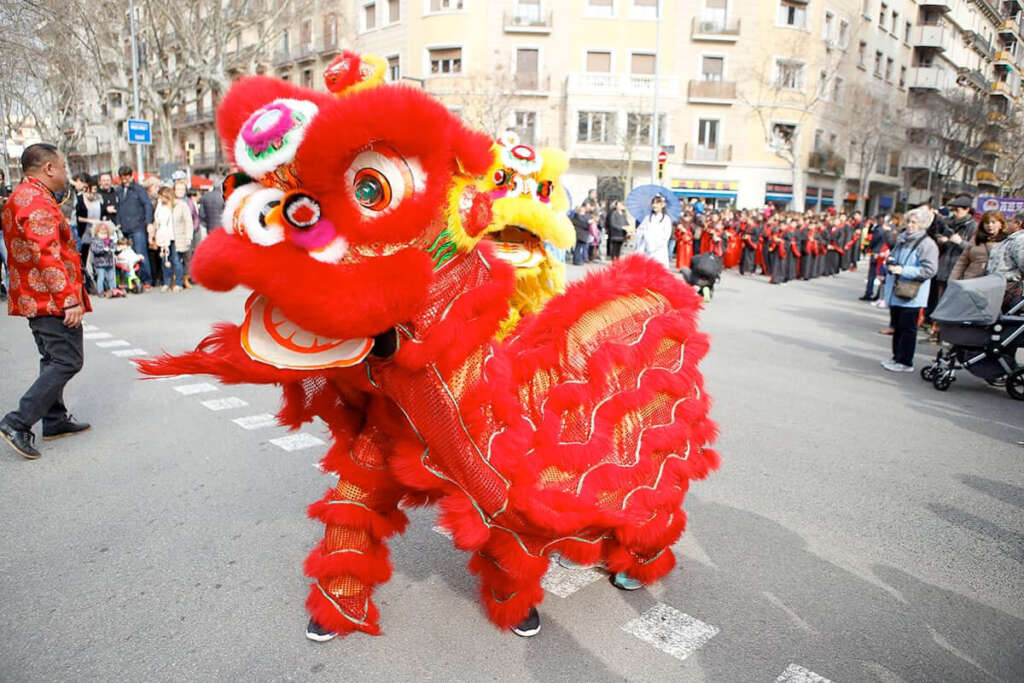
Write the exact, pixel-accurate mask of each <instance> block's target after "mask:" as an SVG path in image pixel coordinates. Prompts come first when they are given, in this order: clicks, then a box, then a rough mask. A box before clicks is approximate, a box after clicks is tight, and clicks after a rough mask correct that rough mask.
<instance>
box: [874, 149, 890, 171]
mask: <svg viewBox="0 0 1024 683" xmlns="http://www.w3.org/2000/svg"><path fill="white" fill-rule="evenodd" d="M888 156H889V150H888V149H886V148H885V147H883V148H882V149H880V150H878V159H877V160H876V161H875V173H878V174H879V175H885V169H886V167H887V166H888V165H889V159H888V158H887V157H888Z"/></svg>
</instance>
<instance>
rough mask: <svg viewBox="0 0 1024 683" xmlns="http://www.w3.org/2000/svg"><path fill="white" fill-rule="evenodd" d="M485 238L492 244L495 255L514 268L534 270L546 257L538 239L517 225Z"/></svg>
mask: <svg viewBox="0 0 1024 683" xmlns="http://www.w3.org/2000/svg"><path fill="white" fill-rule="evenodd" d="M487 238H488V239H490V240H491V241H493V242H494V248H495V255H497V257H498V258H500V259H501V260H502V261H505V262H506V263H508V264H510V265H511V266H513V267H515V268H536V267H537V266H539V265H540V264H541V263H543V262H544V261H545V260H546V259H547V257H548V253H547V250H545V249H544V243H543V242H542V241H541V239H540V237H538V236H537V235H535V234H534V233H532V232H530V231H529V230H527V229H526V228H524V227H522V226H519V225H506V226H505V227H504V228H502V229H501V230H500V231H498V232H492V233H489V234H488V235H487Z"/></svg>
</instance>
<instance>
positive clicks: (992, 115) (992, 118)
mask: <svg viewBox="0 0 1024 683" xmlns="http://www.w3.org/2000/svg"><path fill="white" fill-rule="evenodd" d="M988 124H989V125H990V126H998V127H1000V128H1005V127H1006V126H1007V125H1009V120H1008V119H1007V117H1006V114H1004V113H1003V112H1001V111H990V112H989V113H988Z"/></svg>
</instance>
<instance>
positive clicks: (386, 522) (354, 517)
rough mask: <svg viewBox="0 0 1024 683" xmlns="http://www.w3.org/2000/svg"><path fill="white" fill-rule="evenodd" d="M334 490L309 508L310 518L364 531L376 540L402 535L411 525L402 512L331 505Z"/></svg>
mask: <svg viewBox="0 0 1024 683" xmlns="http://www.w3.org/2000/svg"><path fill="white" fill-rule="evenodd" d="M332 493H333V489H332V490H329V491H328V492H327V495H326V496H325V497H324V499H322V500H318V501H317V502H315V503H312V504H311V505H310V506H309V508H308V514H309V517H310V518H312V519H318V520H320V521H321V522H323V523H324V524H331V525H334V526H349V527H354V528H357V529H363V530H364V531H366V532H367V533H369V534H370V535H371V536H373V538H375V539H376V540H378V541H379V540H383V539H385V538H387V537H388V536H392V535H394V534H400V533H402V532H403V531H405V527H406V526H407V525H408V524H409V518H408V517H406V515H405V513H404V512H402V511H401V510H391V511H389V512H387V513H386V514H381V513H379V512H375V511H374V510H370V509H367V508H365V507H361V506H359V505H351V504H347V503H333V504H332V503H330V502H329V501H331V500H332V497H331V496H332Z"/></svg>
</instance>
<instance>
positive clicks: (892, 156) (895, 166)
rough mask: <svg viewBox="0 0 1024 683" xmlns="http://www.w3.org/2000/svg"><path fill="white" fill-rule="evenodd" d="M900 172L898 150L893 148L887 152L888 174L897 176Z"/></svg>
mask: <svg viewBox="0 0 1024 683" xmlns="http://www.w3.org/2000/svg"><path fill="white" fill-rule="evenodd" d="M899 174H900V151H899V150H898V149H894V150H892V151H891V152H889V175H891V176H898V175H899Z"/></svg>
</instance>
